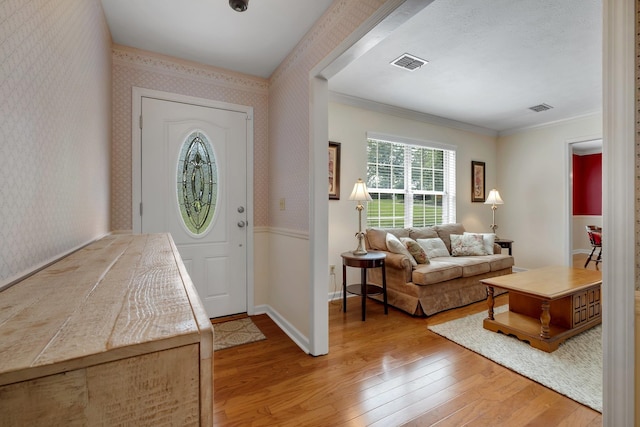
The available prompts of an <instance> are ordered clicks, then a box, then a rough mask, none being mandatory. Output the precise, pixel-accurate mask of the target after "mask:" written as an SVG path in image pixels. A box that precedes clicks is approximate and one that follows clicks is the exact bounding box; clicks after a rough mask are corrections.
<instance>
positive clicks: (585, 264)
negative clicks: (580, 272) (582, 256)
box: [584, 246, 596, 268]
mask: <svg viewBox="0 0 640 427" xmlns="http://www.w3.org/2000/svg"><path fill="white" fill-rule="evenodd" d="M595 251H596V247H595V246H594V247H593V249H591V253H590V254H589V258H587V262H585V263H584V268H587V265H589V263H590V262H591V257H592V256H593V253H594V252H595Z"/></svg>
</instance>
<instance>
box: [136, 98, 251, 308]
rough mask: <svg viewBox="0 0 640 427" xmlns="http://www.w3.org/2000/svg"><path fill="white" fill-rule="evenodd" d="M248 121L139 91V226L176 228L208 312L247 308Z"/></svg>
mask: <svg viewBox="0 0 640 427" xmlns="http://www.w3.org/2000/svg"><path fill="white" fill-rule="evenodd" d="M246 121H247V115H246V114H245V113H242V112H237V111H228V110H223V109H217V108H211V107H205V106H198V105H192V104H185V103H180V102H173V101H166V100H159V99H154V98H147V97H143V98H142V119H141V123H142V137H141V140H142V153H141V155H142V165H141V166H142V206H141V212H142V214H141V230H142V232H143V233H158V232H170V233H171V235H172V237H173V239H174V241H175V243H176V246H177V247H178V250H179V252H180V255H181V257H182V259H183V261H184V264H185V266H186V268H187V271H188V272H189V275H190V276H191V280H192V281H193V283H194V284H195V286H196V289H197V290H198V293H199V295H200V299H201V300H202V302H203V304H204V306H205V309H206V310H207V313H208V315H209V317H219V316H226V315H229V314H236V313H243V312H246V311H247V250H246V249H247V234H246V221H247V214H248V213H247V211H246V204H247V194H246V176H247V174H246V167H247V166H246V150H247V122H246Z"/></svg>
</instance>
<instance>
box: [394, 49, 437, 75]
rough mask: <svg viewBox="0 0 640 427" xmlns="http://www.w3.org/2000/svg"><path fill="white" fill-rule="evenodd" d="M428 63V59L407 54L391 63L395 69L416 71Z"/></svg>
mask: <svg viewBox="0 0 640 427" xmlns="http://www.w3.org/2000/svg"><path fill="white" fill-rule="evenodd" d="M428 62H429V61H427V60H426V59H420V58H418V57H417V56H413V55H409V54H408V53H405V54H403V55H400V56H399V57H398V58H396V59H394V60H393V61H391V65H393V66H394V67H398V68H402V69H404V70H408V71H415V70H417V69H418V68H420V67H422V66H423V65H424V64H427V63H428Z"/></svg>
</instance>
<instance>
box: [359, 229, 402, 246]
mask: <svg viewBox="0 0 640 427" xmlns="http://www.w3.org/2000/svg"><path fill="white" fill-rule="evenodd" d="M387 233H391V234H393V235H394V236H396V237H397V238H400V237H409V230H408V229H406V228H367V232H366V234H365V238H366V240H367V245H368V248H369V249H371V250H374V251H389V248H388V247H387V243H386V240H387Z"/></svg>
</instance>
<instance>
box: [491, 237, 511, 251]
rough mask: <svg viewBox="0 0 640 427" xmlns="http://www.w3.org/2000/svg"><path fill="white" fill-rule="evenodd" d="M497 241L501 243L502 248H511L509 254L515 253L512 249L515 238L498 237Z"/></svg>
mask: <svg viewBox="0 0 640 427" xmlns="http://www.w3.org/2000/svg"><path fill="white" fill-rule="evenodd" d="M495 242H496V243H497V244H498V245H500V247H501V248H505V249H509V255H513V251H512V249H511V248H512V246H513V240H509V239H497V238H496V240H495Z"/></svg>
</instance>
